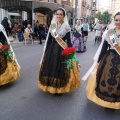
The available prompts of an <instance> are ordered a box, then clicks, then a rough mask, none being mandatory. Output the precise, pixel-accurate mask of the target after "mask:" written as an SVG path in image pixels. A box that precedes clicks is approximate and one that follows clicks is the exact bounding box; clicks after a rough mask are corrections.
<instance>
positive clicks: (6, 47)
mask: <svg viewBox="0 0 120 120" xmlns="http://www.w3.org/2000/svg"><path fill="white" fill-rule="evenodd" d="M8 48H9V46H8V45H3V46H2V48H1V49H2V52H4V51H6V50H8Z"/></svg>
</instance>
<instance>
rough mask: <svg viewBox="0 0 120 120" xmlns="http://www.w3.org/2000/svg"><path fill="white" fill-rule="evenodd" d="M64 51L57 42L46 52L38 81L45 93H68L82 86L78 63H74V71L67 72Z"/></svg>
mask: <svg viewBox="0 0 120 120" xmlns="http://www.w3.org/2000/svg"><path fill="white" fill-rule="evenodd" d="M62 50H63V49H62V47H61V46H60V45H59V44H58V43H57V42H52V43H51V44H50V46H49V48H48V49H47V50H46V52H45V55H44V58H43V61H42V64H41V66H40V71H39V81H38V87H39V88H41V89H42V90H43V91H45V92H47V91H48V92H50V93H53V94H54V93H66V92H70V91H71V90H73V89H75V88H78V87H79V86H80V75H79V71H78V68H77V64H76V61H73V66H74V69H71V70H67V68H66V64H65V63H64V62H65V58H64V57H63V56H62V55H61V52H62Z"/></svg>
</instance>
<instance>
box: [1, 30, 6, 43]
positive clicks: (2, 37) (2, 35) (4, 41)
mask: <svg viewBox="0 0 120 120" xmlns="http://www.w3.org/2000/svg"><path fill="white" fill-rule="evenodd" d="M0 42H1V43H2V44H3V45H4V44H5V43H7V39H6V37H5V35H4V34H3V32H0Z"/></svg>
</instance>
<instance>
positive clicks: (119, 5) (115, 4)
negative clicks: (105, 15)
mask: <svg viewBox="0 0 120 120" xmlns="http://www.w3.org/2000/svg"><path fill="white" fill-rule="evenodd" d="M109 12H110V13H111V14H112V16H114V15H115V14H116V13H117V12H120V0H111V2H110V6H109Z"/></svg>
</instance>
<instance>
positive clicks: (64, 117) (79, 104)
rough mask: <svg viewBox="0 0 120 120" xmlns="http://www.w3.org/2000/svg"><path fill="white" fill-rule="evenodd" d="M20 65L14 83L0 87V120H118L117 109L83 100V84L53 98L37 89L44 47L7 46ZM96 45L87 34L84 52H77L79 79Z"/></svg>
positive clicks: (84, 96)
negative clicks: (12, 51)
mask: <svg viewBox="0 0 120 120" xmlns="http://www.w3.org/2000/svg"><path fill="white" fill-rule="evenodd" d="M11 44H12V46H13V49H14V51H15V54H16V57H17V59H18V62H19V64H20V66H21V71H20V73H21V76H20V78H18V79H17V80H16V81H14V82H12V83H10V84H7V85H4V86H0V120H120V110H109V109H105V108H103V107H101V106H98V105H96V104H95V103H93V102H91V101H89V100H88V99H87V98H86V90H85V89H86V84H87V81H82V82H81V87H80V88H78V89H76V90H74V91H72V92H70V93H67V94H63V95H61V96H55V95H52V94H50V93H45V92H43V91H42V90H41V89H39V88H38V86H37V83H38V73H39V63H40V58H41V56H42V52H43V46H44V44H42V45H40V44H38V42H35V43H34V45H31V44H29V43H27V45H24V44H23V43H20V44H18V43H15V42H13V43H11ZM98 46H99V44H95V43H94V34H93V33H91V32H90V33H89V38H88V42H87V51H86V52H84V53H77V58H78V60H79V61H80V64H81V66H82V68H81V70H80V73H81V77H82V76H83V75H84V74H85V73H86V72H87V70H88V69H89V68H90V66H91V65H92V63H93V59H92V58H93V56H94V54H95V52H96V51H97V48H98Z"/></svg>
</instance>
